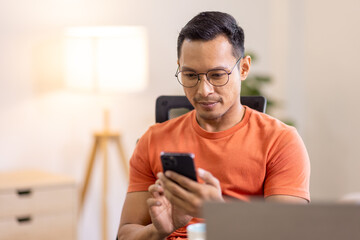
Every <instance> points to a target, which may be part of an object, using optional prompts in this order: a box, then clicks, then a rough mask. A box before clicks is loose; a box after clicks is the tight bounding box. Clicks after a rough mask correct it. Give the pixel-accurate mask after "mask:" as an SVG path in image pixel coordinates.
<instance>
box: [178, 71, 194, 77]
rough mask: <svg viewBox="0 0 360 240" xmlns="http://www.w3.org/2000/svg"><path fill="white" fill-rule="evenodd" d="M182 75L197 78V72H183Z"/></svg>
mask: <svg viewBox="0 0 360 240" xmlns="http://www.w3.org/2000/svg"><path fill="white" fill-rule="evenodd" d="M181 76H182V77H183V78H186V79H197V74H196V73H195V72H192V71H184V72H181Z"/></svg>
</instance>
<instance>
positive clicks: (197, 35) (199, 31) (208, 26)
mask: <svg viewBox="0 0 360 240" xmlns="http://www.w3.org/2000/svg"><path fill="white" fill-rule="evenodd" d="M219 35H224V36H225V37H226V38H227V39H228V40H229V42H230V43H231V45H232V46H233V55H234V57H236V58H239V57H240V56H241V57H244V52H245V48H244V39H245V36H244V31H243V29H242V28H241V27H240V26H239V25H238V24H237V22H236V20H235V18H234V17H233V16H231V15H230V14H227V13H222V12H201V13H199V14H198V15H196V16H195V17H194V18H192V19H191V20H190V21H189V22H188V23H187V24H186V25H185V27H183V28H182V29H181V31H180V33H179V37H178V42H177V55H178V59H179V58H180V55H181V47H182V44H183V42H184V40H185V39H189V40H203V41H210V40H213V39H214V38H216V37H217V36H219Z"/></svg>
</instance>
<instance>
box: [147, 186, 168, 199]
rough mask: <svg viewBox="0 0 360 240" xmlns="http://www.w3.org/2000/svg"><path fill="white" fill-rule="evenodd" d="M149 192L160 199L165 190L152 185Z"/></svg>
mask: <svg viewBox="0 0 360 240" xmlns="http://www.w3.org/2000/svg"><path fill="white" fill-rule="evenodd" d="M148 191H149V193H150V194H151V196H153V197H155V198H157V197H160V196H162V195H163V194H164V188H163V187H162V186H160V185H158V184H153V185H150V187H149V188H148Z"/></svg>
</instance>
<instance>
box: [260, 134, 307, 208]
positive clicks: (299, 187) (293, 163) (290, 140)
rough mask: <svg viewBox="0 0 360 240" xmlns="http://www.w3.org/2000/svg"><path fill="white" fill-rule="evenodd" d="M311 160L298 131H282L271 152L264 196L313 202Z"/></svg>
mask: <svg viewBox="0 0 360 240" xmlns="http://www.w3.org/2000/svg"><path fill="white" fill-rule="evenodd" d="M309 180H310V160H309V156H308V153H307V151H306V148H305V145H304V143H303V141H302V139H301V137H300V136H299V134H298V133H297V131H296V129H295V128H290V129H287V130H283V131H282V133H281V134H280V135H279V137H278V138H277V139H276V141H275V142H274V144H273V146H272V147H271V149H270V151H269V156H268V162H267V166H266V178H265V183H264V197H268V196H271V195H290V196H295V197H301V198H304V199H306V200H308V201H310V193H309Z"/></svg>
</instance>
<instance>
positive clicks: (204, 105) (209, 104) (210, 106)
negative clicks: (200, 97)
mask: <svg viewBox="0 0 360 240" xmlns="http://www.w3.org/2000/svg"><path fill="white" fill-rule="evenodd" d="M198 104H199V105H200V106H201V107H202V108H204V109H206V110H208V111H209V110H212V109H213V108H214V107H215V106H216V104H218V102H198Z"/></svg>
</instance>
